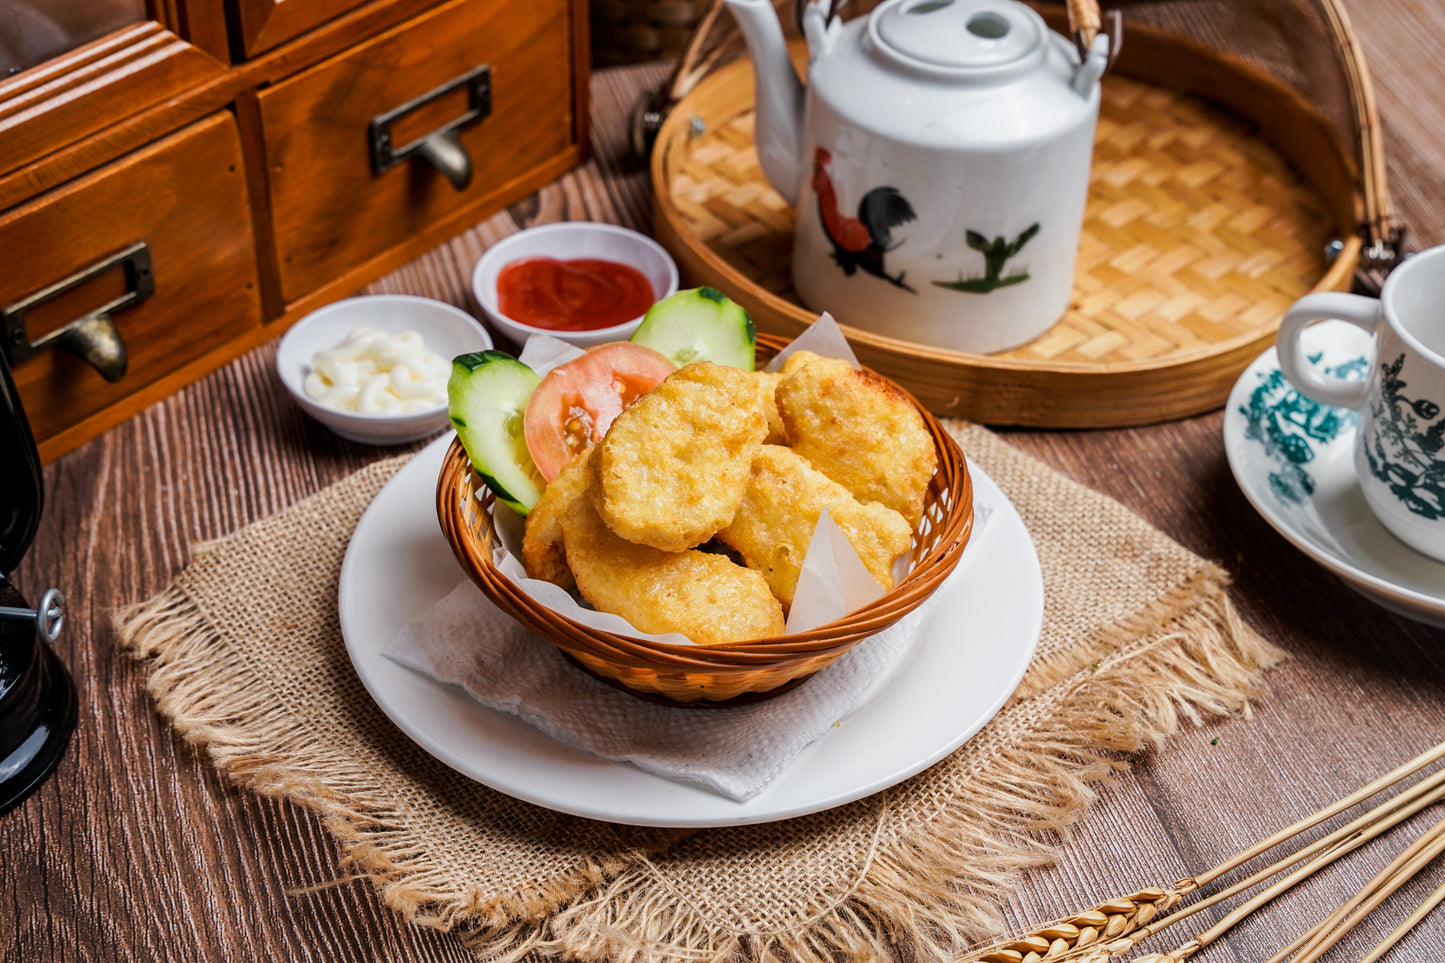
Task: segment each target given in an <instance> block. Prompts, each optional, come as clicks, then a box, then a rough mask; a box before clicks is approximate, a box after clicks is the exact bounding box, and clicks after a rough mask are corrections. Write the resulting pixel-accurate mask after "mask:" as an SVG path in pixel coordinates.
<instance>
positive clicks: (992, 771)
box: [464, 566, 1281, 963]
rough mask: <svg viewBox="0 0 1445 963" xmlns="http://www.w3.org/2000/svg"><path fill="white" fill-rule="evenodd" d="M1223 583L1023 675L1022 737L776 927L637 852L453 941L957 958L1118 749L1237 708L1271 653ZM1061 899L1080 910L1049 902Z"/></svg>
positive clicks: (720, 954) (608, 951) (722, 962)
mask: <svg viewBox="0 0 1445 963" xmlns="http://www.w3.org/2000/svg"><path fill="white" fill-rule="evenodd" d="M1226 585H1227V576H1226V575H1225V573H1224V572H1223V571H1221V570H1219V569H1217V568H1215V567H1213V566H1206V567H1205V568H1204V569H1203V570H1202V571H1201V572H1200V573H1199V574H1198V575H1196V576H1195V577H1194V578H1192V579H1190V580H1188V581H1187V582H1185V583H1184V584H1181V585H1179V586H1177V587H1176V588H1175V589H1174V590H1173V591H1171V592H1169V593H1167V594H1166V595H1165V596H1164V597H1163V598H1161V599H1160V600H1159V601H1158V602H1156V603H1155V604H1154V605H1153V606H1152V607H1150V608H1149V609H1147V610H1145V611H1143V612H1140V613H1138V614H1137V616H1136V617H1134V618H1131V619H1128V620H1127V623H1126V624H1121V625H1116V626H1113V627H1111V628H1110V629H1109V630H1108V631H1107V632H1106V633H1105V634H1104V635H1103V636H1102V637H1100V638H1099V639H1097V640H1094V645H1093V647H1092V648H1093V651H1092V652H1091V653H1089V658H1090V661H1088V662H1086V663H1084V664H1083V665H1082V666H1079V667H1076V668H1074V669H1072V670H1066V669H1065V667H1063V666H1052V667H1051V666H1036V667H1035V668H1034V669H1032V670H1031V672H1036V671H1042V672H1043V673H1044V678H1043V679H1042V680H1037V679H1036V680H1031V682H1032V684H1031V686H1030V689H1031V690H1032V691H1033V692H1034V693H1036V695H1035V696H1034V697H1033V698H1031V699H1023V698H1020V699H1017V700H1016V701H1015V702H1014V703H1013V704H1012V705H1010V706H1009V707H1007V708H1006V709H1005V710H1004V714H1007V713H1015V714H1023V715H1024V716H1025V717H1026V718H1027V720H1028V722H1029V726H1030V732H1029V735H1028V736H1027V737H1026V738H1024V739H1022V740H1018V741H1015V742H1013V743H1011V744H1004V743H1003V742H999V743H996V744H994V745H993V746H991V747H990V749H989V751H987V752H985V753H977V754H976V755H977V757H976V758H970V759H968V760H967V763H966V765H964V766H963V767H962V768H961V770H960V772H959V773H958V774H957V775H956V776H955V777H954V778H953V779H952V781H951V784H952V785H953V786H954V789H955V791H954V794H953V795H952V797H951V798H950V800H949V805H948V808H946V809H943V810H940V811H938V812H936V813H935V814H934V815H933V816H932V818H931V819H929V820H928V821H926V822H922V821H919V822H917V823H915V824H914V825H913V826H912V829H911V831H910V832H908V833H906V834H901V835H895V836H890V835H889V834H888V833H887V831H886V828H885V830H884V832H883V833H882V834H881V835H882V836H883V837H884V838H882V839H881V840H880V841H879V842H878V844H877V845H875V846H874V847H873V851H872V853H871V854H870V858H869V860H868V862H867V865H866V866H865V868H864V870H863V871H862V872H861V873H860V874H859V875H858V878H857V879H855V880H854V881H853V883H852V884H851V885H849V886H848V887H846V888H845V889H843V890H842V891H840V892H837V893H835V894H833V897H832V899H831V900H830V902H829V903H828V904H827V905H820V906H804V907H798V908H797V911H798V925H797V926H795V927H790V928H789V929H788V931H787V932H783V933H778V932H774V933H756V932H754V933H749V932H746V931H745V929H744V928H740V927H738V926H736V925H735V924H732V923H731V922H730V921H727V920H717V919H709V918H707V916H706V915H705V914H704V913H702V912H699V911H698V910H697V909H696V908H694V907H691V906H689V905H687V904H686V903H685V902H683V901H679V900H678V899H677V898H676V894H675V893H674V892H673V891H672V890H671V889H670V888H669V887H667V886H666V885H664V884H663V883H662V882H661V878H660V874H659V872H658V871H657V870H655V869H653V870H652V871H651V872H649V871H648V868H649V867H650V866H651V865H652V864H651V863H649V862H647V861H644V862H643V863H642V869H641V870H639V869H633V870H631V871H629V872H627V873H625V874H623V875H622V876H620V877H618V878H617V879H615V880H613V881H611V882H610V883H608V884H607V885H606V886H605V887H603V888H602V889H601V890H600V891H598V892H595V893H592V894H589V895H588V897H587V898H586V899H585V900H581V901H578V902H577V903H575V904H574V905H572V906H569V907H567V908H565V909H563V910H562V911H560V912H559V913H557V914H556V915H555V916H554V917H552V919H550V920H549V921H548V924H547V930H548V932H547V933H546V934H534V938H533V939H531V940H529V941H528V943H527V945H526V946H520V945H517V944H515V943H509V935H508V934H504V933H498V932H489V931H487V930H486V929H485V928H477V929H473V930H470V931H469V932H468V933H467V934H466V935H465V936H464V939H465V940H466V942H467V943H468V945H469V947H470V948H471V949H472V950H473V951H474V952H476V953H477V954H478V955H479V956H480V957H482V958H485V959H489V960H492V959H495V960H516V959H518V958H520V957H521V956H522V955H525V953H526V952H527V951H530V950H532V949H543V950H545V951H547V952H549V953H555V954H557V955H560V956H562V957H564V958H567V959H575V960H586V961H600V960H609V961H618V963H628V961H643V960H646V961H652V960H690V961H700V963H729V961H734V960H736V959H739V958H742V959H756V960H760V961H773V960H776V961H783V963H836V961H837V960H838V959H840V958H843V959H850V960H874V959H886V958H891V957H890V956H889V955H888V954H889V953H890V951H892V950H893V949H895V948H896V947H897V946H899V945H900V944H911V945H912V946H913V947H914V952H915V956H916V958H918V959H929V960H946V959H953V958H955V957H957V956H958V955H960V954H963V953H965V952H966V950H967V948H968V947H969V946H970V945H973V944H975V943H976V942H977V941H978V940H979V939H981V938H982V937H984V936H986V935H989V934H992V933H993V932H995V930H996V928H997V926H998V925H999V920H1000V917H999V914H998V905H999V903H1000V902H1001V901H1002V899H1003V898H1004V896H1005V895H1006V894H1007V892H1008V891H1009V890H1010V889H1011V888H1012V887H1013V885H1014V884H1015V883H1016V881H1017V879H1018V876H1019V874H1020V873H1022V872H1023V871H1025V870H1027V869H1029V868H1032V867H1036V866H1041V865H1045V864H1047V863H1050V862H1052V861H1053V860H1055V859H1056V858H1057V856H1058V853H1059V844H1060V842H1061V841H1062V839H1063V838H1064V836H1065V834H1066V833H1067V831H1068V830H1069V829H1070V828H1071V827H1072V826H1074V825H1075V824H1076V823H1077V822H1078V821H1079V820H1080V819H1081V818H1082V817H1083V815H1084V814H1085V812H1086V811H1087V809H1088V806H1089V805H1090V804H1091V803H1092V801H1093V799H1094V791H1093V789H1092V788H1091V786H1090V784H1091V783H1094V782H1098V781H1099V780H1101V779H1104V778H1106V777H1108V776H1109V775H1111V774H1113V773H1115V772H1117V771H1119V770H1121V769H1124V768H1127V766H1128V761H1127V759H1126V758H1125V757H1124V756H1123V754H1125V753H1130V752H1135V751H1138V750H1140V749H1143V748H1145V747H1149V746H1157V745H1159V744H1160V743H1162V741H1163V740H1164V739H1165V738H1166V737H1167V736H1168V735H1170V734H1171V733H1173V732H1175V731H1176V730H1177V729H1178V728H1179V724H1180V722H1181V718H1186V719H1188V720H1190V721H1192V722H1195V723H1198V722H1200V721H1202V719H1203V718H1204V716H1205V715H1206V714H1208V715H1224V714H1229V713H1233V712H1247V710H1248V700H1249V699H1250V698H1251V697H1252V696H1253V695H1255V694H1256V693H1257V686H1258V682H1259V677H1260V674H1261V672H1262V671H1263V670H1264V669H1266V668H1268V667H1269V666H1270V665H1272V664H1274V663H1275V662H1277V661H1278V660H1279V659H1280V658H1281V653H1280V652H1279V650H1277V649H1275V648H1274V647H1273V646H1271V645H1270V644H1269V643H1268V642H1266V641H1265V640H1264V639H1263V638H1261V637H1260V636H1259V635H1258V634H1257V633H1255V632H1254V631H1253V630H1252V629H1250V628H1249V627H1248V626H1247V625H1245V624H1244V623H1243V621H1242V620H1241V619H1240V618H1239V616H1238V614H1237V613H1236V611H1235V609H1234V607H1233V605H1232V603H1231V602H1230V601H1229V598H1228V595H1227V593H1226ZM1126 639H1134V640H1135V641H1134V642H1132V643H1128V642H1125V641H1124V640H1126ZM1110 643H1113V644H1112V646H1111V644H1110ZM1104 653H1108V654H1107V655H1105V654H1104ZM1095 660H1097V661H1095ZM1071 661H1073V660H1071ZM1002 715H1003V714H1001V717H1002ZM964 751H965V752H967V751H968V750H964ZM961 758H962V757H961ZM950 764H953V763H951V762H945V763H942V764H941V765H950ZM917 778H926V776H925V777H917ZM896 792H897V790H893V791H890V793H889V795H892V794H893V793H896ZM886 804H887V797H885V805H886ZM882 818H883V819H885V820H886V818H887V816H886V814H885V815H884V816H883V817H882ZM1146 882H1147V881H1141V883H1140V885H1146ZM1119 895H1123V894H1119ZM1071 909H1082V907H1077V908H1075V907H1060V912H1061V913H1064V912H1067V911H1069V910H1071ZM740 954H741V955H740Z"/></svg>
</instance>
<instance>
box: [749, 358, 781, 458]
mask: <svg viewBox="0 0 1445 963" xmlns="http://www.w3.org/2000/svg"><path fill="white" fill-rule="evenodd" d="M782 380H783V374H782V372H781V371H755V372H753V384H754V386H755V387H756V388H757V389H758V403H759V404H761V405H762V406H763V417H765V418H767V419H768V436H767V437H766V438H764V439H763V444H765V445H786V444H787V443H788V428H787V426H786V425H784V424H783V416H782V413H781V412H779V411H778V385H779V384H780V383H781V382H782Z"/></svg>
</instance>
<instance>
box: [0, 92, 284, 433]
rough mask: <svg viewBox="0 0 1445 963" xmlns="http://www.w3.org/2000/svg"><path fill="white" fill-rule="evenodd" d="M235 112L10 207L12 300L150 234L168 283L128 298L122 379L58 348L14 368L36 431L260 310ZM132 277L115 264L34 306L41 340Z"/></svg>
mask: <svg viewBox="0 0 1445 963" xmlns="http://www.w3.org/2000/svg"><path fill="white" fill-rule="evenodd" d="M244 176H245V175H244V173H243V165H242V162H241V146H240V138H239V136H238V134H237V130H236V123H235V120H234V119H233V118H232V117H231V115H230V114H226V113H221V114H217V115H215V116H212V117H210V118H208V119H206V120H203V121H200V122H198V123H196V124H194V125H192V126H191V127H188V128H186V129H184V130H181V131H180V132H178V133H176V134H173V135H172V136H170V137H168V138H166V139H165V140H162V141H160V142H159V143H157V144H154V145H152V146H150V147H147V148H144V149H142V150H141V151H138V152H137V153H136V154H133V155H128V156H127V157H125V158H123V159H121V160H119V161H116V162H115V163H114V164H109V165H107V166H105V167H103V168H101V169H100V170H98V171H96V172H95V173H93V174H90V175H88V176H86V177H84V178H81V179H80V180H77V181H73V182H71V183H70V184H67V185H66V186H65V187H62V188H60V189H58V190H56V191H53V192H51V193H48V194H46V195H44V196H43V197H41V198H39V199H37V200H35V201H33V202H31V203H29V204H25V205H21V206H20V207H17V208H14V209H12V210H10V211H7V212H5V213H4V214H3V215H0V250H4V251H5V252H6V265H7V270H6V272H5V273H4V275H3V276H0V304H4V305H7V306H8V305H14V304H16V303H17V302H20V301H21V300H22V299H24V298H26V297H29V296H31V295H34V294H36V293H37V292H39V291H42V290H44V289H45V288H47V287H49V286H50V285H52V284H55V283H57V282H59V281H61V280H64V279H66V278H68V277H70V276H72V275H74V274H76V273H78V272H81V271H84V270H86V269H88V268H90V267H92V266H93V265H95V264H97V263H102V262H103V261H104V260H105V259H106V258H107V257H110V256H111V255H114V254H115V253H116V252H118V251H121V250H123V249H125V248H127V247H128V246H130V245H132V244H135V243H137V242H144V243H145V244H146V246H147V248H148V249H149V252H150V257H151V262H152V276H153V278H154V283H155V293H154V294H153V295H151V297H149V298H147V299H145V300H143V301H140V302H137V303H136V304H134V305H132V306H130V307H127V308H125V309H123V310H120V311H118V312H116V314H115V315H114V317H113V319H112V320H113V322H114V324H115V326H116V329H117V331H118V332H119V333H120V336H121V338H122V339H123V340H124V341H125V342H126V345H127V350H128V353H129V366H128V368H127V370H126V373H125V376H124V377H123V378H121V379H120V380H119V381H117V382H114V383H111V382H106V381H104V380H103V379H102V378H101V377H100V375H99V374H98V373H97V372H96V371H95V370H94V369H92V368H90V367H89V366H88V365H86V364H85V363H84V362H82V361H81V360H80V359H79V358H76V357H74V356H73V355H71V354H70V353H68V352H66V351H64V350H61V349H59V348H49V349H46V350H43V351H40V352H37V353H36V354H35V355H34V357H33V358H31V359H30V360H29V361H27V362H26V363H25V364H22V365H19V366H17V368H16V370H15V379H16V383H17V385H18V386H19V389H20V397H21V399H22V401H23V403H24V404H25V406H26V408H27V409H28V410H29V411H30V412H32V414H31V416H30V421H31V426H32V431H33V432H34V434H35V436H36V438H48V437H50V436H52V435H54V434H56V433H58V432H59V431H61V430H62V429H64V428H66V427H68V426H69V425H72V424H74V423H76V422H78V421H81V420H83V419H84V418H85V417H87V416H88V415H90V414H92V413H93V412H95V411H98V410H100V409H101V408H104V407H106V406H108V405H111V404H114V403H116V402H118V401H120V400H122V399H123V398H124V397H125V396H126V395H128V394H130V393H131V392H133V391H135V390H137V389H138V388H140V387H142V386H144V385H146V384H148V383H149V382H152V381H155V380H157V379H159V378H160V377H162V376H164V375H166V374H168V373H170V372H172V371H174V370H176V369H177V368H179V367H181V366H182V365H184V364H185V363H186V362H188V361H191V360H193V359H195V358H198V357H200V356H201V355H203V354H205V353H206V352H207V351H210V350H212V349H214V348H215V347H217V346H218V345H221V344H223V343H225V342H226V341H228V340H230V339H231V338H234V337H237V336H239V335H241V334H243V333H244V332H246V331H247V330H248V329H252V328H258V327H259V326H260V324H261V302H260V296H259V294H258V292H257V288H256V282H257V274H256V261H255V252H254V250H253V248H252V243H251V221H250V209H249V207H248V205H247V201H246V191H245V181H244ZM125 290H126V288H125V285H124V283H123V282H122V278H121V272H120V271H119V270H118V269H112V270H111V271H109V272H107V273H106V274H105V275H103V276H101V277H98V278H96V279H95V280H94V281H91V282H88V283H87V284H86V285H85V286H84V287H81V288H79V289H77V290H75V291H74V292H71V293H70V294H68V295H66V296H64V297H63V298H59V299H56V300H55V301H53V302H50V303H47V304H45V305H42V306H38V307H37V308H36V309H35V310H33V311H31V312H28V313H27V314H26V318H25V328H26V335H27V337H28V338H29V339H30V341H31V342H36V341H39V340H40V339H41V337H42V336H44V335H46V334H49V333H50V332H52V331H54V330H56V329H58V328H60V327H62V326H63V325H65V324H67V323H69V322H71V321H74V320H76V319H78V318H82V317H85V316H86V315H87V314H88V313H90V312H92V311H94V310H96V309H97V308H100V307H101V306H103V305H105V304H107V303H108V302H109V301H110V300H111V299H112V298H115V297H118V296H119V295H121V294H122V293H124V292H125Z"/></svg>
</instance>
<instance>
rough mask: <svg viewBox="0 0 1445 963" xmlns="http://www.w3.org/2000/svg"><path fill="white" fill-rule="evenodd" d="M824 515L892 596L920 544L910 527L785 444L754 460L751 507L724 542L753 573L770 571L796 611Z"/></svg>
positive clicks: (721, 536)
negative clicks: (905, 558) (903, 565)
mask: <svg viewBox="0 0 1445 963" xmlns="http://www.w3.org/2000/svg"><path fill="white" fill-rule="evenodd" d="M824 508H826V509H828V514H829V515H830V516H831V517H832V519H833V521H835V522H837V523H838V527H839V528H841V529H842V530H843V534H845V535H847V536H848V541H849V542H851V543H852V544H853V548H854V549H855V550H857V552H858V557H859V558H860V559H862V560H863V565H864V566H865V567H866V568H867V569H868V572H869V574H870V575H872V576H873V578H874V579H875V580H876V581H877V582H878V584H879V585H881V586H883V588H884V589H885V590H886V589H891V588H892V587H893V563H894V562H895V561H897V560H898V558H899V557H900V556H901V555H903V553H904V552H906V551H908V548H909V546H910V544H911V543H912V539H913V529H912V528H911V527H910V526H909V524H908V522H907V521H905V520H904V518H903V516H902V515H900V514H899V513H898V512H896V511H894V510H893V509H891V508H885V507H884V506H882V505H879V504H877V503H876V502H869V503H867V504H863V503H860V502H859V501H858V500H857V499H855V498H854V497H853V495H852V494H851V493H850V492H849V491H848V489H846V488H844V487H843V486H842V485H840V484H838V483H837V482H835V481H833V480H832V479H830V478H829V477H828V476H827V475H824V474H823V473H822V472H820V471H818V469H816V468H814V467H813V466H812V465H810V464H808V462H807V461H806V460H804V459H803V458H802V457H801V456H800V455H797V454H795V453H794V452H793V451H792V450H791V449H788V448H783V447H781V446H779V445H764V446H763V447H762V449H761V450H760V451H759V452H758V456H757V457H756V458H755V459H753V470H752V479H751V481H749V483H748V488H747V492H746V493H745V494H744V496H743V503H742V505H741V506H740V507H739V508H738V513H737V515H736V516H734V518H733V522H732V524H731V525H729V526H728V527H727V528H725V529H723V530H722V531H721V532H719V533H718V540H719V541H721V542H723V543H724V544H725V545H728V546H729V547H731V548H733V549H736V550H737V552H738V553H739V554H740V555H742V557H743V560H744V561H746V562H747V564H748V567H749V568H754V569H757V570H758V571H760V572H762V573H763V577H764V578H766V579H767V580H768V585H769V586H770V587H771V588H772V590H773V594H774V595H776V596H777V597H778V598H779V599H780V600H781V601H782V603H783V606H784V607H785V608H790V607H791V606H792V604H793V593H794V591H795V590H796V589H797V587H798V573H799V572H800V571H801V569H802V567H803V558H804V556H806V555H807V553H808V543H809V542H810V541H812V538H813V529H814V527H816V525H817V523H818V516H819V515H821V514H822V512H823V509H824Z"/></svg>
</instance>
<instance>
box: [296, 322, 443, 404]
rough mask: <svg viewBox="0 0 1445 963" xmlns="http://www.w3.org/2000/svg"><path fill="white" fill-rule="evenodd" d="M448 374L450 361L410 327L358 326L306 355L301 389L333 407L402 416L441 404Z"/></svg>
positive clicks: (317, 400) (310, 396) (309, 395)
mask: <svg viewBox="0 0 1445 963" xmlns="http://www.w3.org/2000/svg"><path fill="white" fill-rule="evenodd" d="M450 375H451V364H450V363H448V361H447V360H446V359H445V358H443V357H442V356H441V355H439V354H437V353H436V352H434V351H431V350H429V349H428V348H427V346H426V344H425V342H423V340H422V337H421V335H419V334H417V333H416V332H415V331H402V332H399V333H397V334H387V333H386V332H385V331H378V330H377V329H376V328H370V327H359V328H354V329H352V331H351V333H350V334H348V335H347V336H346V339H345V340H344V341H342V342H341V343H340V344H339V345H337V346H336V347H334V348H332V349H330V350H329V351H318V352H316V354H315V355H313V356H312V358H311V368H310V370H309V371H307V373H306V382H305V385H304V387H305V391H306V396H307V397H308V398H311V399H312V400H314V401H316V402H318V403H320V404H323V405H325V406H326V407H328V408H335V409H336V410H338V411H354V412H357V413H358V414H363V415H407V414H412V413H415V412H419V411H429V410H431V409H433V408H436V407H437V406H438V405H444V404H446V401H447V378H448V377H449V376H450Z"/></svg>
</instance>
